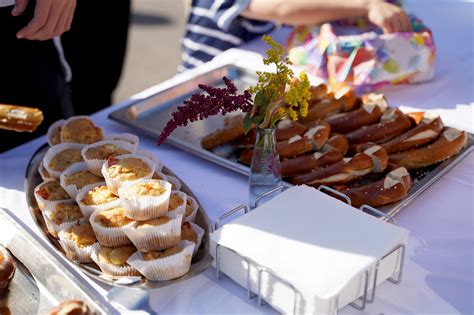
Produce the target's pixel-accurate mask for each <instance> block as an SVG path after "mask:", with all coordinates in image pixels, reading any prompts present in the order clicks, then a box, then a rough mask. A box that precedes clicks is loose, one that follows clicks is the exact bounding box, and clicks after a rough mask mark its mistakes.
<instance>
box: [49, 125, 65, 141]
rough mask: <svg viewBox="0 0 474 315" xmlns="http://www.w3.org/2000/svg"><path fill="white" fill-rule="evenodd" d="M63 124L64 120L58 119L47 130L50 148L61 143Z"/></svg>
mask: <svg viewBox="0 0 474 315" xmlns="http://www.w3.org/2000/svg"><path fill="white" fill-rule="evenodd" d="M63 124H64V120H63V119H60V120H58V121H56V122H54V123H53V124H51V126H49V128H48V132H47V137H48V143H49V145H50V146H54V145H57V144H60V143H61V127H62V126H63Z"/></svg>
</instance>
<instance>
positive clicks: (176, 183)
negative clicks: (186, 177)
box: [153, 171, 181, 190]
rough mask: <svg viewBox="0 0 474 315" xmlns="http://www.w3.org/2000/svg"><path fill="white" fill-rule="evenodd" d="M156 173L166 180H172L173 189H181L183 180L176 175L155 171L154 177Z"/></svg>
mask: <svg viewBox="0 0 474 315" xmlns="http://www.w3.org/2000/svg"><path fill="white" fill-rule="evenodd" d="M155 175H158V177H159V178H160V179H162V180H166V181H168V182H170V183H171V189H172V190H181V182H180V180H179V179H177V178H176V177H174V176H171V175H166V174H164V173H162V172H158V171H155V173H153V177H155Z"/></svg>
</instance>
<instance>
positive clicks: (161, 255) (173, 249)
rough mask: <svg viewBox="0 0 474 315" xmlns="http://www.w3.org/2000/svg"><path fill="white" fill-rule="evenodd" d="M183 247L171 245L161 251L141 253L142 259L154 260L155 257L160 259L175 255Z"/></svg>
mask: <svg viewBox="0 0 474 315" xmlns="http://www.w3.org/2000/svg"><path fill="white" fill-rule="evenodd" d="M182 251H183V249H182V248H181V247H178V246H172V247H170V248H167V249H164V250H162V251H152V252H148V253H143V255H142V256H143V259H144V260H155V259H160V258H165V257H169V256H172V255H176V254H178V253H180V252H182Z"/></svg>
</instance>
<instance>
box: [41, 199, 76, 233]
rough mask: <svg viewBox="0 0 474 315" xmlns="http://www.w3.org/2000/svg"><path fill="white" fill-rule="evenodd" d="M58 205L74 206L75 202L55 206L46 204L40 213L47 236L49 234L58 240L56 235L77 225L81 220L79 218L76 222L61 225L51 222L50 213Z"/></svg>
mask: <svg viewBox="0 0 474 315" xmlns="http://www.w3.org/2000/svg"><path fill="white" fill-rule="evenodd" d="M60 203H67V204H75V203H76V202H75V201H74V200H66V201H62V202H58V203H56V204H48V205H47V206H46V208H44V210H43V212H42V214H43V218H44V222H45V223H46V228H47V229H48V232H49V234H51V235H52V236H54V237H55V238H58V233H59V232H60V231H61V230H66V229H68V228H70V227H71V226H74V225H78V224H79V223H80V222H81V219H82V218H81V219H78V220H72V221H67V222H63V223H61V224H56V223H54V222H53V221H51V219H50V217H51V213H52V212H53V210H54V208H55V207H56V206H57V205H58V204H60Z"/></svg>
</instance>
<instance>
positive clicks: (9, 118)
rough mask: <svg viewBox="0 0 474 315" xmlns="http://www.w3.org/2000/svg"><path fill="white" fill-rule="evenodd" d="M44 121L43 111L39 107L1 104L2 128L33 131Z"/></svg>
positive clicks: (0, 118) (0, 123) (0, 122)
mask: <svg viewBox="0 0 474 315" xmlns="http://www.w3.org/2000/svg"><path fill="white" fill-rule="evenodd" d="M42 121H43V113H42V112H41V111H40V110H39V109H37V108H31V107H25V106H17V105H6V104H0V128H1V129H7V130H13V131H19V132H24V131H27V132H33V131H35V130H36V128H38V126H39V125H40V124H41V122H42Z"/></svg>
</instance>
